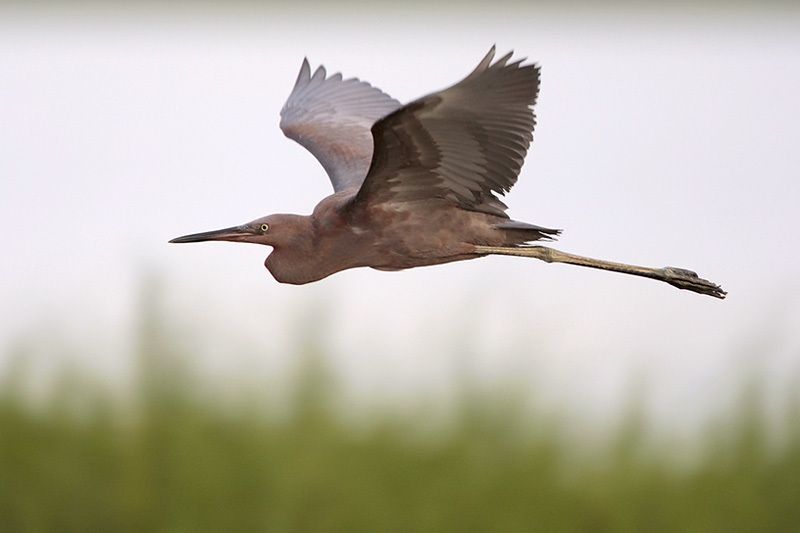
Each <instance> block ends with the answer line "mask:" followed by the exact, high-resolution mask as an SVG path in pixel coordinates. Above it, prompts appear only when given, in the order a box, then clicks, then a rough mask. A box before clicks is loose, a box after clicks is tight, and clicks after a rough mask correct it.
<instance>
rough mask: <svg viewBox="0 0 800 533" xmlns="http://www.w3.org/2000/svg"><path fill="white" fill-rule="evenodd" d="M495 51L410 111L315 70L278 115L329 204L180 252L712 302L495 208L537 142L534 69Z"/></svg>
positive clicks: (660, 272) (693, 282)
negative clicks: (585, 283) (564, 269)
mask: <svg viewBox="0 0 800 533" xmlns="http://www.w3.org/2000/svg"><path fill="white" fill-rule="evenodd" d="M494 57H495V48H494V46H493V47H492V48H491V50H489V53H488V54H486V56H485V57H484V58H483V59H482V60H481V62H480V63H479V64H478V66H477V67H475V69H474V70H473V71H472V72H471V73H470V74H469V75H468V76H467V77H466V78H464V79H463V80H461V81H460V82H458V83H456V84H455V85H453V86H452V87H449V88H447V89H444V90H442V91H438V92H435V93H431V94H429V95H427V96H423V97H422V98H419V99H417V100H414V101H412V102H410V103H408V104H405V105H402V104H401V103H400V102H398V101H397V100H395V99H394V98H392V97H390V96H389V95H387V94H386V93H384V92H383V91H381V90H379V89H377V88H375V87H373V86H372V85H370V84H368V83H366V82H364V81H360V80H358V79H355V78H350V79H343V78H342V75H341V74H334V75H332V76H328V75H327V73H326V70H325V68H324V67H322V66H320V67H318V68H317V69H316V70H315V71H314V72H313V74H312V72H311V68H310V66H309V64H308V60H304V61H303V64H302V66H301V67H300V73H299V74H298V76H297V81H296V82H295V85H294V89H293V90H292V93H291V94H290V95H289V99H288V100H287V101H286V104H285V105H284V106H283V109H282V110H281V114H280V115H281V121H280V127H281V129H282V130H283V132H284V134H285V135H286V136H287V137H289V138H290V139H293V140H295V141H297V142H298V143H300V144H301V145H302V146H304V147H305V148H307V149H308V151H310V152H311V153H312V154H313V155H314V157H316V158H317V160H319V162H320V163H321V164H322V167H323V168H324V169H325V171H326V172H327V174H328V177H329V178H330V181H331V184H332V185H333V190H334V193H333V194H331V195H330V196H328V197H326V198H324V199H323V200H322V201H321V202H320V203H319V204H317V206H316V207H315V208H314V211H313V213H312V214H311V215H308V216H304V215H291V214H274V215H268V216H265V217H262V218H258V219H256V220H253V221H252V222H247V223H245V224H242V225H239V226H233V227H230V228H226V229H221V230H216V231H208V232H204V233H195V234H192V235H185V236H183V237H178V238H176V239H172V240H171V241H170V242H173V243H186V242H200V241H234V242H249V243H255V244H263V245H266V246H270V247H272V253H270V254H269V256H268V257H267V259H266V262H265V266H266V267H267V269H268V270H269V272H270V273H271V274H272V276H273V277H274V278H275V279H276V280H278V281H279V282H282V283H292V284H304V283H310V282H313V281H318V280H321V279H323V278H325V277H327V276H330V275H331V274H334V273H336V272H339V271H341V270H346V269H349V268H356V267H372V268H375V269H379V270H402V269H406V268H413V267H418V266H425V265H437V264H442V263H448V262H451V261H461V260H465V259H475V258H478V257H483V256H486V255H490V254H500V255H513V256H521V257H532V258H535V259H540V260H542V261H546V262H548V263H568V264H572V265H579V266H585V267H590V268H598V269H602V270H609V271H614V272H621V273H625V274H632V275H635V276H643V277H648V278H652V279H656V280H660V281H664V282H666V283H669V284H670V285H673V286H675V287H678V288H680V289H687V290H690V291H694V292H697V293H700V294H706V295H709V296H713V297H716V298H724V297H725V294H726V293H725V291H723V290H722V288H721V287H720V286H718V285H716V284H714V283H711V282H710V281H707V280H704V279H702V278H700V277H699V276H697V274H695V273H694V272H692V271H690V270H685V269H681V268H674V267H664V268H649V267H641V266H635V265H627V264H622V263H615V262H611V261H603V260H599V259H591V258H588V257H582V256H578V255H574V254H569V253H566V252H562V251H559V250H556V249H554V248H550V247H546V246H541V245H534V244H531V243H534V242H536V241H550V240H553V239H554V238H555V237H556V236H557V235H558V234H559V233H560V230H557V229H550V228H546V227H542V226H537V225H535V224H529V223H527V222H520V221H518V220H513V219H511V218H510V217H509V216H508V214H506V205H505V204H503V202H501V201H500V199H499V198H498V196H500V195H503V194H505V193H507V192H508V191H509V190H510V189H511V187H512V186H513V185H514V183H516V181H517V176H518V175H519V172H520V168H521V167H522V164H523V162H524V160H525V155H526V154H527V152H528V148H529V146H530V144H531V142H532V141H533V128H534V125H535V124H536V119H535V116H534V113H533V106H534V104H535V103H536V98H537V95H538V93H539V67H538V66H537V65H535V64H528V63H526V62H525V60H524V59H514V60H512V53H508V54H506V55H504V56H503V57H501V58H500V59H497V60H496V61H495V60H494Z"/></svg>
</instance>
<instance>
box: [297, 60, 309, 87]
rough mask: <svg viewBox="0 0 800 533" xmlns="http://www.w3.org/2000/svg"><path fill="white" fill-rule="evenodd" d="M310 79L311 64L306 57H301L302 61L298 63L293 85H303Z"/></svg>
mask: <svg viewBox="0 0 800 533" xmlns="http://www.w3.org/2000/svg"><path fill="white" fill-rule="evenodd" d="M310 80H311V65H310V64H309V62H308V57H304V58H303V63H302V64H301V65H300V72H298V73H297V80H296V81H295V82H294V86H295V87H298V86H300V85H304V84H306V83H308V82H309V81H310Z"/></svg>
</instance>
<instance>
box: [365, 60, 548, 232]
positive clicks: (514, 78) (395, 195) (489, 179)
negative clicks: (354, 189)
mask: <svg viewBox="0 0 800 533" xmlns="http://www.w3.org/2000/svg"><path fill="white" fill-rule="evenodd" d="M494 53H495V49H494V47H492V49H491V50H490V51H489V53H488V54H487V55H486V57H484V58H483V60H482V61H481V62H480V63H479V64H478V66H477V67H476V68H475V70H474V71H473V72H472V73H471V74H470V75H469V76H467V77H466V78H465V79H464V80H462V81H461V82H459V83H457V84H456V85H454V86H452V87H450V88H449V89H445V90H443V91H440V92H437V93H433V94H430V95H428V96H425V97H423V98H420V99H419V100H416V101H414V102H411V103H410V104H408V105H406V106H403V107H402V108H400V109H398V110H397V111H395V112H393V113H392V114H390V115H388V116H386V117H384V118H382V119H381V120H379V121H378V122H377V123H376V124H375V125H374V126H373V127H372V135H373V137H374V141H375V151H374V155H373V158H372V164H371V166H370V169H369V172H368V174H367V178H366V179H365V180H364V184H363V185H362V187H361V189H360V190H359V192H358V196H357V200H363V201H370V202H408V201H415V200H426V199H435V198H438V199H444V200H448V201H451V202H454V203H456V204H458V205H459V206H461V207H463V208H465V209H470V210H473V211H480V212H485V213H491V214H494V215H499V216H503V217H505V216H507V215H506V214H505V210H506V206H505V205H504V204H503V203H502V202H501V201H500V200H499V199H498V197H497V196H496V195H497V194H500V195H502V194H504V193H506V192H508V191H509V190H510V189H511V187H512V186H513V185H514V183H516V181H517V176H518V175H519V172H520V169H521V168H522V163H523V162H524V160H525V155H526V154H527V151H528V147H529V146H530V144H531V142H532V141H533V128H534V126H535V125H536V120H535V117H534V114H533V109H532V108H533V105H534V104H535V103H536V97H537V96H538V93H539V67H538V66H536V65H523V64H522V62H523V61H524V59H521V60H517V61H514V62H512V63H509V60H510V59H511V56H512V54H511V53H509V54H507V55H505V56H503V57H502V58H500V59H498V60H497V61H495V62H494V63H492V59H493V58H494Z"/></svg>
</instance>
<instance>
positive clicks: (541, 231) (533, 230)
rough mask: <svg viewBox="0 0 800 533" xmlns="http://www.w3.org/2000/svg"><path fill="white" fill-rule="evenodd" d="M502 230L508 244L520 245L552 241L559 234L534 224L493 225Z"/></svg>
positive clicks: (513, 222) (515, 222)
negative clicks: (507, 239) (507, 238)
mask: <svg viewBox="0 0 800 533" xmlns="http://www.w3.org/2000/svg"><path fill="white" fill-rule="evenodd" d="M495 228H497V229H501V230H504V231H505V233H506V235H507V236H508V237H509V244H522V243H526V242H533V241H554V240H556V238H557V237H558V235H560V234H561V230H560V229H552V228H543V227H542V226H537V225H536V224H528V223H527V222H520V221H518V220H508V221H506V222H501V223H499V224H496V225H495Z"/></svg>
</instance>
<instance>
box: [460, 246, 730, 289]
mask: <svg viewBox="0 0 800 533" xmlns="http://www.w3.org/2000/svg"><path fill="white" fill-rule="evenodd" d="M475 251H476V252H477V253H479V254H500V255H516V256H519V257H533V258H535V259H541V260H542V261H545V262H547V263H567V264H570V265H578V266H585V267H589V268H597V269H600V270H610V271H612V272H622V273H623V274H632V275H634V276H642V277H645V278H651V279H657V280H660V281H665V282H667V283H669V284H670V285H672V286H673V287H678V288H679V289H686V290H689V291H693V292H697V293H700V294H707V295H708V296H713V297H714V298H720V299H722V298H725V295H726V294H727V293H726V292H725V291H724V290H722V287H720V286H719V285H717V284H716V283H712V282H710V281H708V280H705V279H703V278H701V277H699V276H698V275H697V274H695V273H694V272H692V271H691V270H685V269H683V268H675V267H664V268H650V267H643V266H636V265H626V264H624V263H614V262H612V261H603V260H602V259H592V258H591V257H582V256H580V255H573V254H569V253H566V252H562V251H560V250H556V249H555V248H548V247H547V246H517V247H512V246H509V247H502V246H475Z"/></svg>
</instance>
